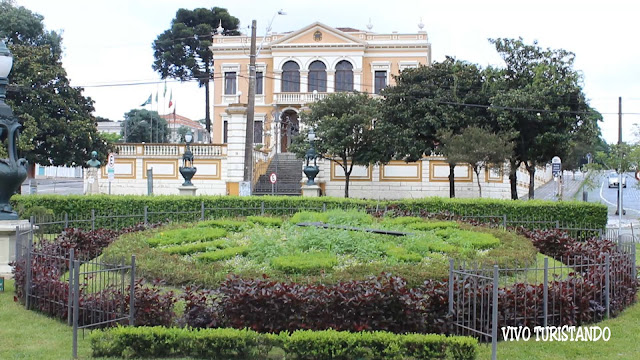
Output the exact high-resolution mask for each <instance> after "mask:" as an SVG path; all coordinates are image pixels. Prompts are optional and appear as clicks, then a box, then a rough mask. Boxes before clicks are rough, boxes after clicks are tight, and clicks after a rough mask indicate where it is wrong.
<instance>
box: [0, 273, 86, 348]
mask: <svg viewBox="0 0 640 360" xmlns="http://www.w3.org/2000/svg"><path fill="white" fill-rule="evenodd" d="M86 335H87V337H86V338H85V339H82V332H80V336H79V337H78V357H79V358H81V359H87V358H90V355H91V348H90V346H89V337H88V333H86ZM72 337H73V332H72V331H71V327H70V326H67V325H66V324H63V323H61V322H59V321H57V320H53V319H51V318H48V317H46V316H44V315H41V314H38V313H36V312H34V311H27V310H25V308H24V307H23V306H22V305H20V304H19V303H16V302H14V301H13V280H5V289H4V292H2V293H0V339H2V345H1V346H0V359H7V360H8V359H34V360H40V359H52V360H57V359H71V343H72Z"/></svg>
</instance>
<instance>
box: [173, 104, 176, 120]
mask: <svg viewBox="0 0 640 360" xmlns="http://www.w3.org/2000/svg"><path fill="white" fill-rule="evenodd" d="M173 120H174V121H175V120H176V106H174V107H173Z"/></svg>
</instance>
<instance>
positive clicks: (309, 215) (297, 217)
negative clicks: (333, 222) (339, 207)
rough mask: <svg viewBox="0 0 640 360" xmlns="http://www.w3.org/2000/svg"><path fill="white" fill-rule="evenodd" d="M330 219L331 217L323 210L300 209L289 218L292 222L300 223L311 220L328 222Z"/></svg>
mask: <svg viewBox="0 0 640 360" xmlns="http://www.w3.org/2000/svg"><path fill="white" fill-rule="evenodd" d="M328 221H329V217H328V216H327V214H326V213H321V212H312V211H300V212H297V213H295V214H293V216H292V217H291V218H290V219H289V222H290V223H292V224H299V223H305V222H306V223H309V222H322V223H326V222H328Z"/></svg>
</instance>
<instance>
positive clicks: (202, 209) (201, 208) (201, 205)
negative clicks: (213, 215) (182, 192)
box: [200, 201, 204, 221]
mask: <svg viewBox="0 0 640 360" xmlns="http://www.w3.org/2000/svg"><path fill="white" fill-rule="evenodd" d="M200 221H204V201H201V202H200Z"/></svg>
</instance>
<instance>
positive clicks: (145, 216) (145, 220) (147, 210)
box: [144, 205, 149, 225]
mask: <svg viewBox="0 0 640 360" xmlns="http://www.w3.org/2000/svg"><path fill="white" fill-rule="evenodd" d="M148 223H149V207H148V206H146V205H145V207H144V224H145V225H147V224H148Z"/></svg>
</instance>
